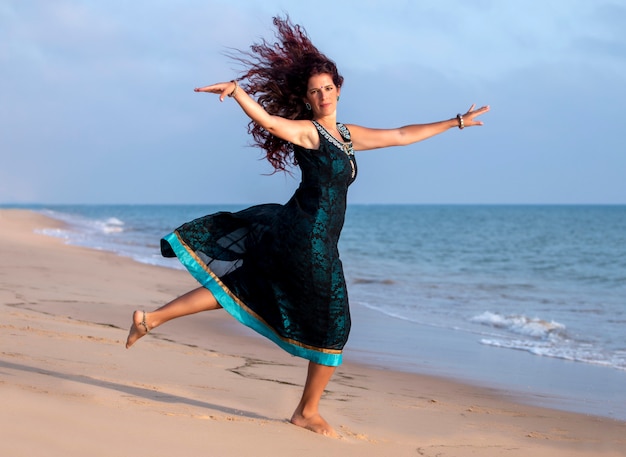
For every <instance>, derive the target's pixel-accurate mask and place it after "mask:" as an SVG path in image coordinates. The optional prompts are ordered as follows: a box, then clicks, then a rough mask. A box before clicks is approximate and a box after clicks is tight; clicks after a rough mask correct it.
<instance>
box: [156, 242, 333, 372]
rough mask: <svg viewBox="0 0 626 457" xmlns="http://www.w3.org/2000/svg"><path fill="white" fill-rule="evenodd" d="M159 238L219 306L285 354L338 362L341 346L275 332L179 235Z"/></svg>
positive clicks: (324, 363)
mask: <svg viewBox="0 0 626 457" xmlns="http://www.w3.org/2000/svg"><path fill="white" fill-rule="evenodd" d="M163 239H164V240H165V241H166V242H167V243H168V244H169V245H170V247H171V248H172V250H173V251H174V254H176V257H178V260H179V261H180V262H181V263H182V265H183V266H184V267H185V268H186V269H187V271H189V273H190V274H191V275H192V276H193V277H194V278H195V279H196V280H197V281H198V282H199V283H200V284H201V285H202V286H203V287H205V288H207V289H208V290H209V291H210V292H211V293H212V294H213V296H214V297H215V299H216V300H217V302H218V303H219V304H220V306H222V308H224V309H225V310H226V311H227V312H228V313H229V314H230V315H231V316H233V317H234V318H235V319H237V320H238V321H239V322H241V323H242V324H243V325H245V326H247V327H250V328H251V329H252V330H254V331H256V332H257V333H259V334H260V335H263V336H264V337H266V338H267V339H269V340H270V341H272V342H274V343H275V344H277V345H278V346H280V347H281V348H282V349H284V350H285V351H287V352H288V353H289V354H292V355H295V356H297V357H302V358H304V359H307V360H310V361H311V362H315V363H318V364H320V365H327V366H338V365H341V362H342V351H341V350H337V349H321V348H315V347H311V346H305V345H303V344H302V343H299V342H297V341H294V340H290V339H286V338H284V337H282V336H280V335H278V334H277V333H276V332H275V331H274V330H273V329H272V328H271V327H270V326H269V325H268V324H267V323H266V322H265V321H264V320H263V319H262V318H261V317H260V316H258V315H257V314H256V313H254V312H253V311H252V310H250V309H249V308H247V307H246V306H245V304H243V303H242V302H241V301H240V300H239V299H237V297H235V296H234V295H233V294H232V292H230V290H229V289H228V287H226V286H225V285H224V284H223V283H222V282H221V281H220V279H219V278H218V277H217V276H216V275H215V274H214V273H213V272H212V271H211V269H210V268H209V267H208V266H207V265H205V264H204V263H203V262H202V261H200V260H199V259H198V257H197V256H196V254H195V253H194V252H193V251H192V250H191V249H190V248H189V246H187V244H186V243H185V242H184V241H183V240H182V239H181V238H180V236H179V235H178V233H177V232H176V231H174V232H172V233H170V234H169V235H167V236H165V237H163Z"/></svg>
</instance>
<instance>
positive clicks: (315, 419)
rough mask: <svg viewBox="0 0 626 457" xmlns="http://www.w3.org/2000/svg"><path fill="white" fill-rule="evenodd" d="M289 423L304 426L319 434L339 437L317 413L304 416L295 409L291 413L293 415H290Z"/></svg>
mask: <svg viewBox="0 0 626 457" xmlns="http://www.w3.org/2000/svg"><path fill="white" fill-rule="evenodd" d="M291 423H292V424H293V425H297V426H298V427H302V428H306V429H307V430H311V431H312V432H315V433H319V434H320V435H324V436H329V437H331V438H339V435H338V434H337V432H336V431H335V429H334V428H332V427H331V426H330V424H329V423H328V422H326V420H325V419H324V418H323V417H322V416H320V414H319V413H315V414H313V415H311V416H309V417H304V416H303V415H302V414H301V413H300V412H298V411H296V412H294V413H293V416H291Z"/></svg>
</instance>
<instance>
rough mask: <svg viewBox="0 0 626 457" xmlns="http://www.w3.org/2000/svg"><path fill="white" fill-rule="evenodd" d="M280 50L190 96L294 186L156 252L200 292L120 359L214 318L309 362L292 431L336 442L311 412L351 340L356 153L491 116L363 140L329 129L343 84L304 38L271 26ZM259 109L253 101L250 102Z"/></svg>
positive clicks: (185, 228) (189, 227)
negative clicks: (223, 108)
mask: <svg viewBox="0 0 626 457" xmlns="http://www.w3.org/2000/svg"><path fill="white" fill-rule="evenodd" d="M274 25H275V26H276V28H277V33H276V36H277V38H278V40H279V42H278V43H276V44H274V45H270V44H268V43H267V42H266V41H263V42H262V43H261V44H256V45H253V46H252V47H251V52H249V53H246V54H245V55H244V56H242V57H240V58H238V60H239V61H241V62H242V63H244V64H245V65H246V66H247V67H248V68H249V69H248V71H247V72H246V73H245V74H244V75H243V77H242V78H241V80H246V81H247V83H245V84H242V85H240V84H239V83H238V81H237V80H233V81H230V82H223V83H218V84H213V85H210V86H206V87H202V88H198V89H195V90H196V91H197V92H207V93H212V94H218V95H219V99H220V101H224V99H225V97H226V96H228V97H231V98H232V99H233V100H234V101H236V102H237V103H238V104H239V105H240V106H241V108H242V109H243V111H244V112H245V113H246V114H247V115H248V116H249V117H250V119H251V121H250V124H249V131H250V133H251V134H252V135H253V138H254V140H255V143H256V145H257V146H259V147H261V148H263V149H264V150H265V152H266V157H267V159H268V160H269V161H270V163H271V164H272V165H273V166H274V168H275V169H276V170H285V169H286V167H287V166H289V165H291V164H295V165H297V166H298V167H300V169H301V172H302V181H301V183H300V186H299V187H298V189H297V190H296V192H295V194H294V195H293V197H292V198H291V199H290V200H289V201H288V202H287V203H286V204H285V205H278V204H267V205H259V206H255V207H252V208H248V209H245V210H243V211H240V212H237V213H227V212H221V213H217V214H211V215H208V216H204V217H201V218H199V219H196V220H194V221H191V222H189V223H186V224H184V225H182V226H181V227H179V228H178V229H177V230H175V231H174V232H173V233H171V234H169V235H167V236H166V237H164V238H163V239H162V240H161V252H162V254H163V255H164V256H166V257H173V256H177V257H178V258H179V260H180V261H181V262H182V263H183V264H184V265H185V267H186V268H187V269H188V270H189V271H190V273H191V274H192V275H193V276H194V277H195V278H196V279H197V280H198V281H199V283H200V284H201V285H202V286H201V287H199V288H197V289H195V290H192V291H191V292H188V293H187V294H185V295H183V296H181V297H179V298H177V299H175V300H173V301H172V302H170V303H168V304H166V305H165V306H163V307H161V308H159V309H157V310H155V311H153V312H144V311H135V312H134V314H133V324H132V326H131V329H130V333H129V335H128V340H127V343H126V347H130V346H131V345H132V344H134V343H135V341H136V340H137V339H139V338H141V337H142V336H144V335H145V334H147V333H148V332H149V331H151V330H152V329H154V328H155V327H157V326H159V325H161V324H163V323H165V322H167V321H169V320H171V319H174V318H177V317H181V316H185V315H189V314H193V313H197V312H200V311H207V310H213V309H218V308H224V309H226V310H227V311H228V312H229V313H230V314H232V315H233V316H234V317H235V318H237V319H238V320H239V321H240V322H242V323H243V324H245V325H247V326H249V327H251V328H253V329H254V330H256V331H257V332H259V333H260V334H262V335H264V336H266V337H267V338H269V339H270V340H272V341H274V342H275V343H276V344H278V345H279V346H280V347H282V348H283V349H285V350H286V351H288V352H289V353H290V354H293V355H296V356H299V357H303V358H305V359H308V360H309V365H308V374H307V379H306V383H305V386H304V390H303V394H302V398H301V400H300V403H299V404H298V406H297V407H296V410H295V412H294V413H293V416H292V418H291V422H292V423H293V424H295V425H298V426H301V427H304V428H306V429H309V430H312V431H314V432H317V433H321V434H325V435H331V436H336V432H335V431H334V430H333V428H332V427H331V426H330V425H329V424H328V423H327V422H326V421H325V420H324V419H323V418H322V416H321V415H320V414H319V409H318V406H319V401H320V398H321V396H322V394H323V392H324V389H325V388H326V385H327V384H328V382H329V380H330V378H331V376H332V374H333V372H334V370H335V367H336V366H337V365H339V364H340V363H341V354H342V349H343V347H344V345H345V343H346V341H347V338H348V333H349V331H350V312H349V307H348V295H347V291H346V283H345V280H344V276H343V269H342V265H341V261H340V259H339V253H338V249H337V243H338V240H339V234H340V232H341V228H342V226H343V222H344V215H345V210H346V196H347V190H348V186H349V185H350V184H351V183H352V182H353V181H354V180H355V178H356V174H357V166H356V162H355V158H354V151H362V150H367V149H377V148H383V147H388V146H400V145H407V144H411V143H415V142H417V141H421V140H424V139H426V138H429V137H431V136H434V135H437V134H439V133H442V132H444V131H446V130H448V129H450V128H453V127H454V128H457V127H458V128H464V127H470V126H474V125H482V122H480V121H478V120H476V117H477V116H479V115H481V114H483V113H485V112H487V111H488V110H489V107H482V108H479V109H474V105H472V107H471V108H470V109H469V111H468V112H467V113H465V114H464V115H462V116H461V115H457V117H455V118H452V119H449V120H446V121H441V122H435V123H432V124H423V125H407V126H404V127H401V128H396V129H382V130H381V129H370V128H365V127H361V126H357V125H351V124H348V125H343V124H340V123H338V122H337V117H336V116H337V113H336V111H337V103H338V101H339V96H340V94H341V86H342V83H343V78H342V77H341V76H340V74H339V73H338V71H337V68H336V66H335V64H334V62H332V61H331V60H330V59H328V58H327V57H326V56H324V55H323V54H322V53H320V52H319V51H318V50H317V48H315V46H313V44H312V43H311V41H310V40H309V38H308V37H307V35H306V33H305V31H304V30H303V29H302V28H301V27H299V26H297V25H295V26H294V25H292V24H291V23H290V21H289V19H288V18H286V19H281V18H274ZM253 97H256V100H255V98H253Z"/></svg>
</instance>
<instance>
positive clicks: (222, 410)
mask: <svg viewBox="0 0 626 457" xmlns="http://www.w3.org/2000/svg"><path fill="white" fill-rule="evenodd" d="M62 225H63V224H62V223H61V222H59V221H55V220H53V219H49V218H46V217H45V216H42V215H40V214H38V213H35V212H32V211H29V210H14V209H8V210H6V209H3V210H0V229H1V233H2V237H1V239H0V250H1V252H2V256H0V257H1V258H0V272H1V273H2V274H1V275H0V298H1V300H0V312H1V316H2V319H1V320H0V322H2V327H3V331H2V334H3V335H4V336H3V337H2V339H1V341H0V343H1V347H2V360H1V361H0V373H1V374H0V383H1V384H2V388H3V389H2V390H3V392H4V394H3V395H2V397H3V404H4V405H5V408H3V409H4V411H3V413H1V414H0V419H1V423H2V424H3V426H4V429H5V430H6V432H7V435H6V436H7V439H5V440H4V442H3V443H2V444H0V451H2V453H3V455H21V454H27V453H31V454H35V455H41V454H42V452H44V451H45V453H46V455H79V454H80V455H84V453H85V451H86V450H87V449H89V450H90V451H89V452H90V454H93V455H111V454H116V453H118V454H119V453H122V454H124V453H129V452H131V451H130V449H133V448H134V452H138V451H142V452H145V451H146V450H152V452H153V455H165V454H166V453H171V452H176V453H177V454H182V455H200V453H201V452H202V453H206V452H207V450H211V452H212V453H216V454H218V455H233V456H234V455H242V454H243V453H244V452H247V453H252V454H254V455H262V456H263V455H268V456H269V455H272V456H273V455H282V452H284V453H300V454H301V455H318V454H319V453H322V452H327V453H329V454H330V455H336V453H338V452H340V453H341V454H342V455H348V456H350V455H355V456H356V455H360V456H363V455H364V456H369V455H372V456H373V455H416V450H418V455H419V454H421V455H444V456H445V455H450V456H453V455H454V456H465V455H467V456H469V455H476V453H479V454H480V455H484V456H491V455H494V456H495V455H511V456H517V455H520V456H521V455H527V454H528V453H529V452H532V453H533V455H539V456H542V455H545V456H548V455H550V456H560V455H563V456H566V455H567V456H572V455H573V456H576V455H616V456H618V455H625V454H624V453H623V449H626V433H624V432H626V422H624V421H620V420H614V419H610V418H604V417H597V416H591V415H586V414H576V413H569V412H564V411H559V410H554V409H547V408H541V407H538V406H533V405H528V404H525V402H524V401H523V399H522V401H521V402H520V403H518V402H515V401H513V400H512V398H511V396H510V395H509V394H508V393H507V392H503V391H501V390H498V389H494V388H481V387H476V386H475V385H472V384H471V383H466V382H463V381H454V380H450V379H445V378H444V377H440V376H431V375H424V374H415V373H405V372H399V371H393V370H386V369H378V368H376V367H375V365H369V366H368V365H365V364H360V363H354V362H351V361H348V362H346V363H344V365H342V366H340V367H339V368H338V370H337V373H336V375H335V377H333V379H332V380H331V382H330V384H329V387H328V392H327V393H326V394H325V396H324V398H323V399H322V405H321V408H322V411H323V414H324V415H325V416H326V418H327V419H328V420H329V422H331V424H333V425H334V426H335V427H336V429H337V431H338V432H339V433H340V434H341V435H342V439H340V440H332V439H328V438H324V437H320V436H317V435H315V434H313V433H311V432H307V431H304V430H300V429H298V428H297V427H294V426H292V425H289V424H288V423H286V421H287V418H288V417H289V415H290V414H291V412H292V409H293V408H294V407H295V404H296V403H297V400H298V397H299V394H300V390H301V385H302V382H303V380H304V379H303V378H304V374H305V373H304V370H305V368H304V367H305V365H306V363H305V361H303V360H300V359H297V358H294V357H291V356H289V355H288V354H286V353H284V352H283V351H282V350H280V349H279V348H277V347H276V346H275V345H273V344H272V343H270V342H268V341H265V340H262V339H261V338H258V337H256V336H253V334H252V331H251V330H249V329H245V328H243V327H242V326H241V325H240V324H238V323H236V322H235V321H234V319H232V318H230V317H229V316H227V315H226V314H225V313H219V314H215V315H211V314H212V313H204V314H206V315H196V316H190V317H187V318H183V319H180V320H178V321H175V322H171V323H168V324H167V325H166V326H163V327H160V328H159V329H158V330H157V331H155V332H154V333H152V334H150V335H149V336H147V337H145V338H143V339H142V340H141V341H140V342H138V343H137V345H136V347H135V346H134V347H133V348H131V349H130V350H126V349H124V347H123V342H124V340H125V337H126V334H127V327H128V326H129V325H130V316H131V313H132V310H134V309H135V308H141V307H142V306H145V307H156V306H160V305H161V304H163V303H165V302H166V301H167V300H169V299H171V298H173V297H174V296H176V295H180V294H181V293H184V292H185V291H187V290H188V289H190V288H192V287H196V283H195V281H194V280H193V278H191V277H190V276H189V275H188V274H187V273H186V272H183V271H174V270H170V269H167V268H164V267H157V266H150V265H145V264H139V263H137V262H135V261H133V260H132V259H127V258H122V257H118V256H116V255H115V254H113V253H108V252H104V251H97V250H92V249H87V248H81V247H77V246H69V245H65V244H64V243H63V241H62V240H60V239H55V238H52V237H47V236H45V235H38V234H36V233H34V229H37V228H44V227H55V226H62ZM235 326H237V327H241V331H235V332H233V331H232V328H233V327H235ZM248 332H249V333H248ZM251 341H252V342H253V344H250V343H251ZM84 417H89V418H90V419H89V421H85V420H84V419H81V418H84ZM60 419H65V420H66V422H64V421H63V420H60ZM25 424H27V425H25ZM94 425H95V426H94ZM33 430H34V432H33ZM103 430H105V432H103ZM155 430H156V431H157V434H158V435H159V436H156V437H155V436H154V433H155ZM159 430H164V431H165V430H167V433H170V430H173V431H174V432H175V435H174V436H175V439H171V438H172V437H170V439H168V436H167V434H166V433H165V432H162V433H160V434H159V432H158V431H159ZM135 433H139V437H137V436H135ZM246 434H249V435H250V437H249V438H251V439H246V440H242V439H241V438H242V436H245V435H246ZM8 437H14V438H8ZM55 437H56V441H55ZM61 437H64V439H61ZM146 437H150V439H149V440H147V439H146ZM51 443H55V445H54V446H52V448H51V447H50V445H51ZM95 443H99V445H100V447H101V449H98V450H97V452H94V450H95V449H94V448H96V444H95ZM302 449H309V451H302ZM307 452H308V453H307Z"/></svg>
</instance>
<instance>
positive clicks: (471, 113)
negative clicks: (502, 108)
mask: <svg viewBox="0 0 626 457" xmlns="http://www.w3.org/2000/svg"><path fill="white" fill-rule="evenodd" d="M475 107H476V104H472V106H470V109H468V110H467V113H465V114H464V115H463V124H464V126H465V127H472V126H474V125H483V122H482V121H477V120H475V119H476V118H477V117H478V116H480V115H481V114H485V113H486V112H487V111H489V105H486V106H481V107H480V108H478V109H474V108H475Z"/></svg>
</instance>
